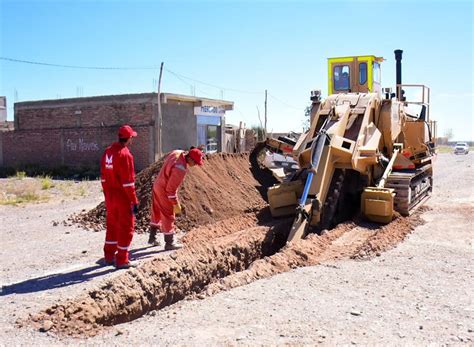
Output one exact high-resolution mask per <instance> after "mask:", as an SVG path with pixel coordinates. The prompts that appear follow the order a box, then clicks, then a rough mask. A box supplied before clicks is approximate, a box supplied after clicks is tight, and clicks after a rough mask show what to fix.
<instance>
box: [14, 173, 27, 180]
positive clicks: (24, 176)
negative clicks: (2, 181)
mask: <svg viewBox="0 0 474 347" xmlns="http://www.w3.org/2000/svg"><path fill="white" fill-rule="evenodd" d="M11 178H15V179H17V180H22V179H24V178H26V172H25V171H17V172H15V175H14V176H12V177H11Z"/></svg>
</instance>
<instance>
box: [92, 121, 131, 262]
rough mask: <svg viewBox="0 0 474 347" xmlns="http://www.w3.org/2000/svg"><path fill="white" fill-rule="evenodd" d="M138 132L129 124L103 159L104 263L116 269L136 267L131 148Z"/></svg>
mask: <svg viewBox="0 0 474 347" xmlns="http://www.w3.org/2000/svg"><path fill="white" fill-rule="evenodd" d="M136 136H137V133H136V132H135V131H134V130H133V129H132V128H131V127H130V126H128V125H124V126H122V127H121V128H120V129H119V131H118V138H119V139H118V142H114V143H113V144H112V145H111V146H109V147H107V148H106V150H105V152H104V154H103V156H102V160H101V170H100V173H101V182H102V189H103V191H104V196H105V207H106V210H107V231H106V234H105V245H104V262H105V264H107V265H113V264H114V260H115V267H116V268H117V269H128V268H130V267H134V266H135V265H134V264H133V263H131V262H130V261H129V258H128V251H129V248H130V243H131V242H132V238H133V230H134V225H135V216H136V214H137V213H138V200H137V196H136V194H135V168H134V163H133V155H132V153H130V151H129V149H128V147H129V146H130V145H131V144H132V141H133V138H134V137H136Z"/></svg>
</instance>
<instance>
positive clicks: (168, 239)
mask: <svg viewBox="0 0 474 347" xmlns="http://www.w3.org/2000/svg"><path fill="white" fill-rule="evenodd" d="M180 248H183V245H182V244H180V243H179V242H177V241H175V239H174V234H171V235H165V251H173V250H175V249H180Z"/></svg>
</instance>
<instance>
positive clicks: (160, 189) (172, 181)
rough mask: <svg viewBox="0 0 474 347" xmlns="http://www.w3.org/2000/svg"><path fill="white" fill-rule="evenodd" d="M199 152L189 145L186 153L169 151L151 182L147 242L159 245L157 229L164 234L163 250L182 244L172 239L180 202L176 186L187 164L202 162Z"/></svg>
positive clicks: (181, 179)
mask: <svg viewBox="0 0 474 347" xmlns="http://www.w3.org/2000/svg"><path fill="white" fill-rule="evenodd" d="M202 157H203V154H202V151H201V150H200V149H198V148H194V147H191V149H190V150H189V152H186V151H181V150H175V151H172V152H170V153H169V154H168V156H167V157H166V159H165V162H164V163H163V166H162V167H161V170H160V173H159V174H158V177H157V178H156V179H155V182H154V183H153V194H152V206H151V218H150V238H149V240H148V243H150V244H153V245H159V242H157V241H156V232H157V231H158V230H159V231H161V232H162V233H163V235H164V239H165V250H167V251H169V250H174V249H179V248H181V247H182V245H181V244H179V243H178V242H176V240H175V233H176V230H175V227H174V221H175V219H176V215H177V214H180V213H181V204H180V203H179V199H178V195H177V194H178V188H179V186H180V184H181V182H183V180H184V177H185V176H186V172H187V170H188V166H194V165H202V163H203V159H202Z"/></svg>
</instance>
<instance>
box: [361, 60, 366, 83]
mask: <svg viewBox="0 0 474 347" xmlns="http://www.w3.org/2000/svg"><path fill="white" fill-rule="evenodd" d="M366 82H367V63H360V64H359V84H360V85H364V84H365V83H366Z"/></svg>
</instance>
